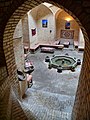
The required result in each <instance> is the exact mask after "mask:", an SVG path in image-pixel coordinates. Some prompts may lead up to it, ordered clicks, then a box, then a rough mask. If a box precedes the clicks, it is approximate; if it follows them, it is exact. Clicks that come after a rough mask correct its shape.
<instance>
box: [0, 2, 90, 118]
mask: <svg viewBox="0 0 90 120" xmlns="http://www.w3.org/2000/svg"><path fill="white" fill-rule="evenodd" d="M86 1H87V0H86ZM42 2H44V0H41V1H39V0H32V1H31V0H20V1H19V2H18V1H14V2H11V3H10V5H11V7H10V8H8V11H6V15H5V16H4V17H3V19H4V21H3V26H2V36H3V49H4V54H5V59H4V60H5V61H6V64H7V71H8V77H7V79H6V80H5V82H4V83H3V84H2V85H1V88H0V92H1V97H3V96H4V93H5V92H6V90H7V88H8V87H9V88H10V86H11V85H13V84H14V83H15V84H16V86H17V85H18V82H17V76H16V65H15V58H14V50H13V33H14V30H15V27H16V25H17V23H18V21H19V20H20V19H21V17H23V15H24V14H25V13H26V12H27V11H29V10H30V9H32V8H33V7H35V6H37V5H39V4H41V3H42ZM45 2H49V3H51V4H54V5H56V6H58V7H61V8H62V9H64V10H65V11H66V12H67V13H69V14H70V15H71V16H72V17H73V18H74V19H75V20H76V21H77V23H78V24H79V26H80V28H81V29H82V32H83V35H84V39H85V52H84V60H83V65H82V69H81V74H80V79H79V84H78V89H77V93H76V99H75V104H74V109H73V112H72V119H75V120H78V119H80V120H83V119H88V117H90V116H89V113H90V103H89V100H90V97H89V88H90V82H89V79H90V74H89V73H90V68H89V67H88V66H90V47H89V46H90V42H89V38H90V34H89V30H90V28H89V23H90V22H89V21H90V19H89V17H90V15H89V13H88V12H87V6H84V3H82V2H78V1H76V2H75V1H74V0H73V1H72V0H64V1H63V0H61V1H60V2H59V1H57V0H56V1H55V2H53V1H48V0H46V1H45ZM13 5H14V6H13ZM61 5H62V6H61ZM83 8H84V9H85V10H84V11H85V12H84V11H83ZM70 11H71V12H70ZM86 15H87V16H86ZM76 16H77V17H76ZM5 18H6V19H5ZM3 19H2V20H3ZM4 28H5V29H4ZM1 48H2V47H1ZM3 49H2V53H3ZM2 55H3V54H2ZM3 57H4V55H3ZM3 71H6V70H3ZM82 86H83V87H82ZM15 90H16V91H17V93H18V94H19V92H18V90H17V87H15Z"/></svg>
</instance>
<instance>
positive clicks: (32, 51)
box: [30, 44, 64, 53]
mask: <svg viewBox="0 0 90 120" xmlns="http://www.w3.org/2000/svg"><path fill="white" fill-rule="evenodd" d="M41 47H51V48H55V49H63V48H64V45H55V44H37V45H35V46H34V47H30V52H31V53H34V52H35V51H36V50H37V49H38V48H41Z"/></svg>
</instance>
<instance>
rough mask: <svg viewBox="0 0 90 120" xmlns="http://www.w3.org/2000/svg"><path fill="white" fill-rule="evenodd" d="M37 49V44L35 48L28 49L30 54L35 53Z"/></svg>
mask: <svg viewBox="0 0 90 120" xmlns="http://www.w3.org/2000/svg"><path fill="white" fill-rule="evenodd" d="M39 47H40V45H39V44H37V45H35V46H33V47H30V52H31V53H35V51H36V50H37V49H38V48H39Z"/></svg>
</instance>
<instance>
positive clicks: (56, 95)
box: [21, 46, 83, 120]
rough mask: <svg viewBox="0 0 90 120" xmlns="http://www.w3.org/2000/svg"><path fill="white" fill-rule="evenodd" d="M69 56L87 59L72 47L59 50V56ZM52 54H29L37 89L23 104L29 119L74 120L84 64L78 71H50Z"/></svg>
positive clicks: (26, 97)
mask: <svg viewBox="0 0 90 120" xmlns="http://www.w3.org/2000/svg"><path fill="white" fill-rule="evenodd" d="M65 53H68V54H69V55H70V56H72V57H76V58H80V59H81V60H82V58H83V52H78V51H77V50H74V49H73V47H72V46H71V47H70V48H64V49H63V50H55V53H54V54H55V55H64V54H65ZM47 55H48V56H52V55H53V54H49V53H40V50H38V51H37V52H36V53H35V54H29V55H28V59H30V60H31V61H32V62H33V64H34V66H35V70H34V72H33V73H32V75H33V86H32V87H31V88H29V89H28V90H27V91H26V93H25V96H24V98H23V101H22V103H21V105H22V108H23V109H24V111H25V113H26V115H27V117H28V120H70V118H71V112H72V108H73V103H74V99H75V93H76V88H77V84H78V79H79V74H80V69H81V65H79V66H77V67H76V69H75V72H71V71H70V70H64V71H63V72H62V73H58V72H57V71H56V69H48V64H47V63H45V57H46V56H47Z"/></svg>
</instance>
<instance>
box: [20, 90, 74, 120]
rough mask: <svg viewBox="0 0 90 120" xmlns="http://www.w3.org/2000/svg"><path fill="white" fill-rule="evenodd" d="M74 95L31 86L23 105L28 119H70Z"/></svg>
mask: <svg viewBox="0 0 90 120" xmlns="http://www.w3.org/2000/svg"><path fill="white" fill-rule="evenodd" d="M73 97H74V96H72V97H71V96H68V95H61V94H56V93H50V92H46V91H40V90H35V89H33V88H31V89H28V90H27V92H26V96H25V97H24V99H23V102H22V103H21V106H22V108H23V110H24V112H25V113H26V115H27V117H28V120H70V118H71V111H72V106H73V99H74V98H73Z"/></svg>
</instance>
